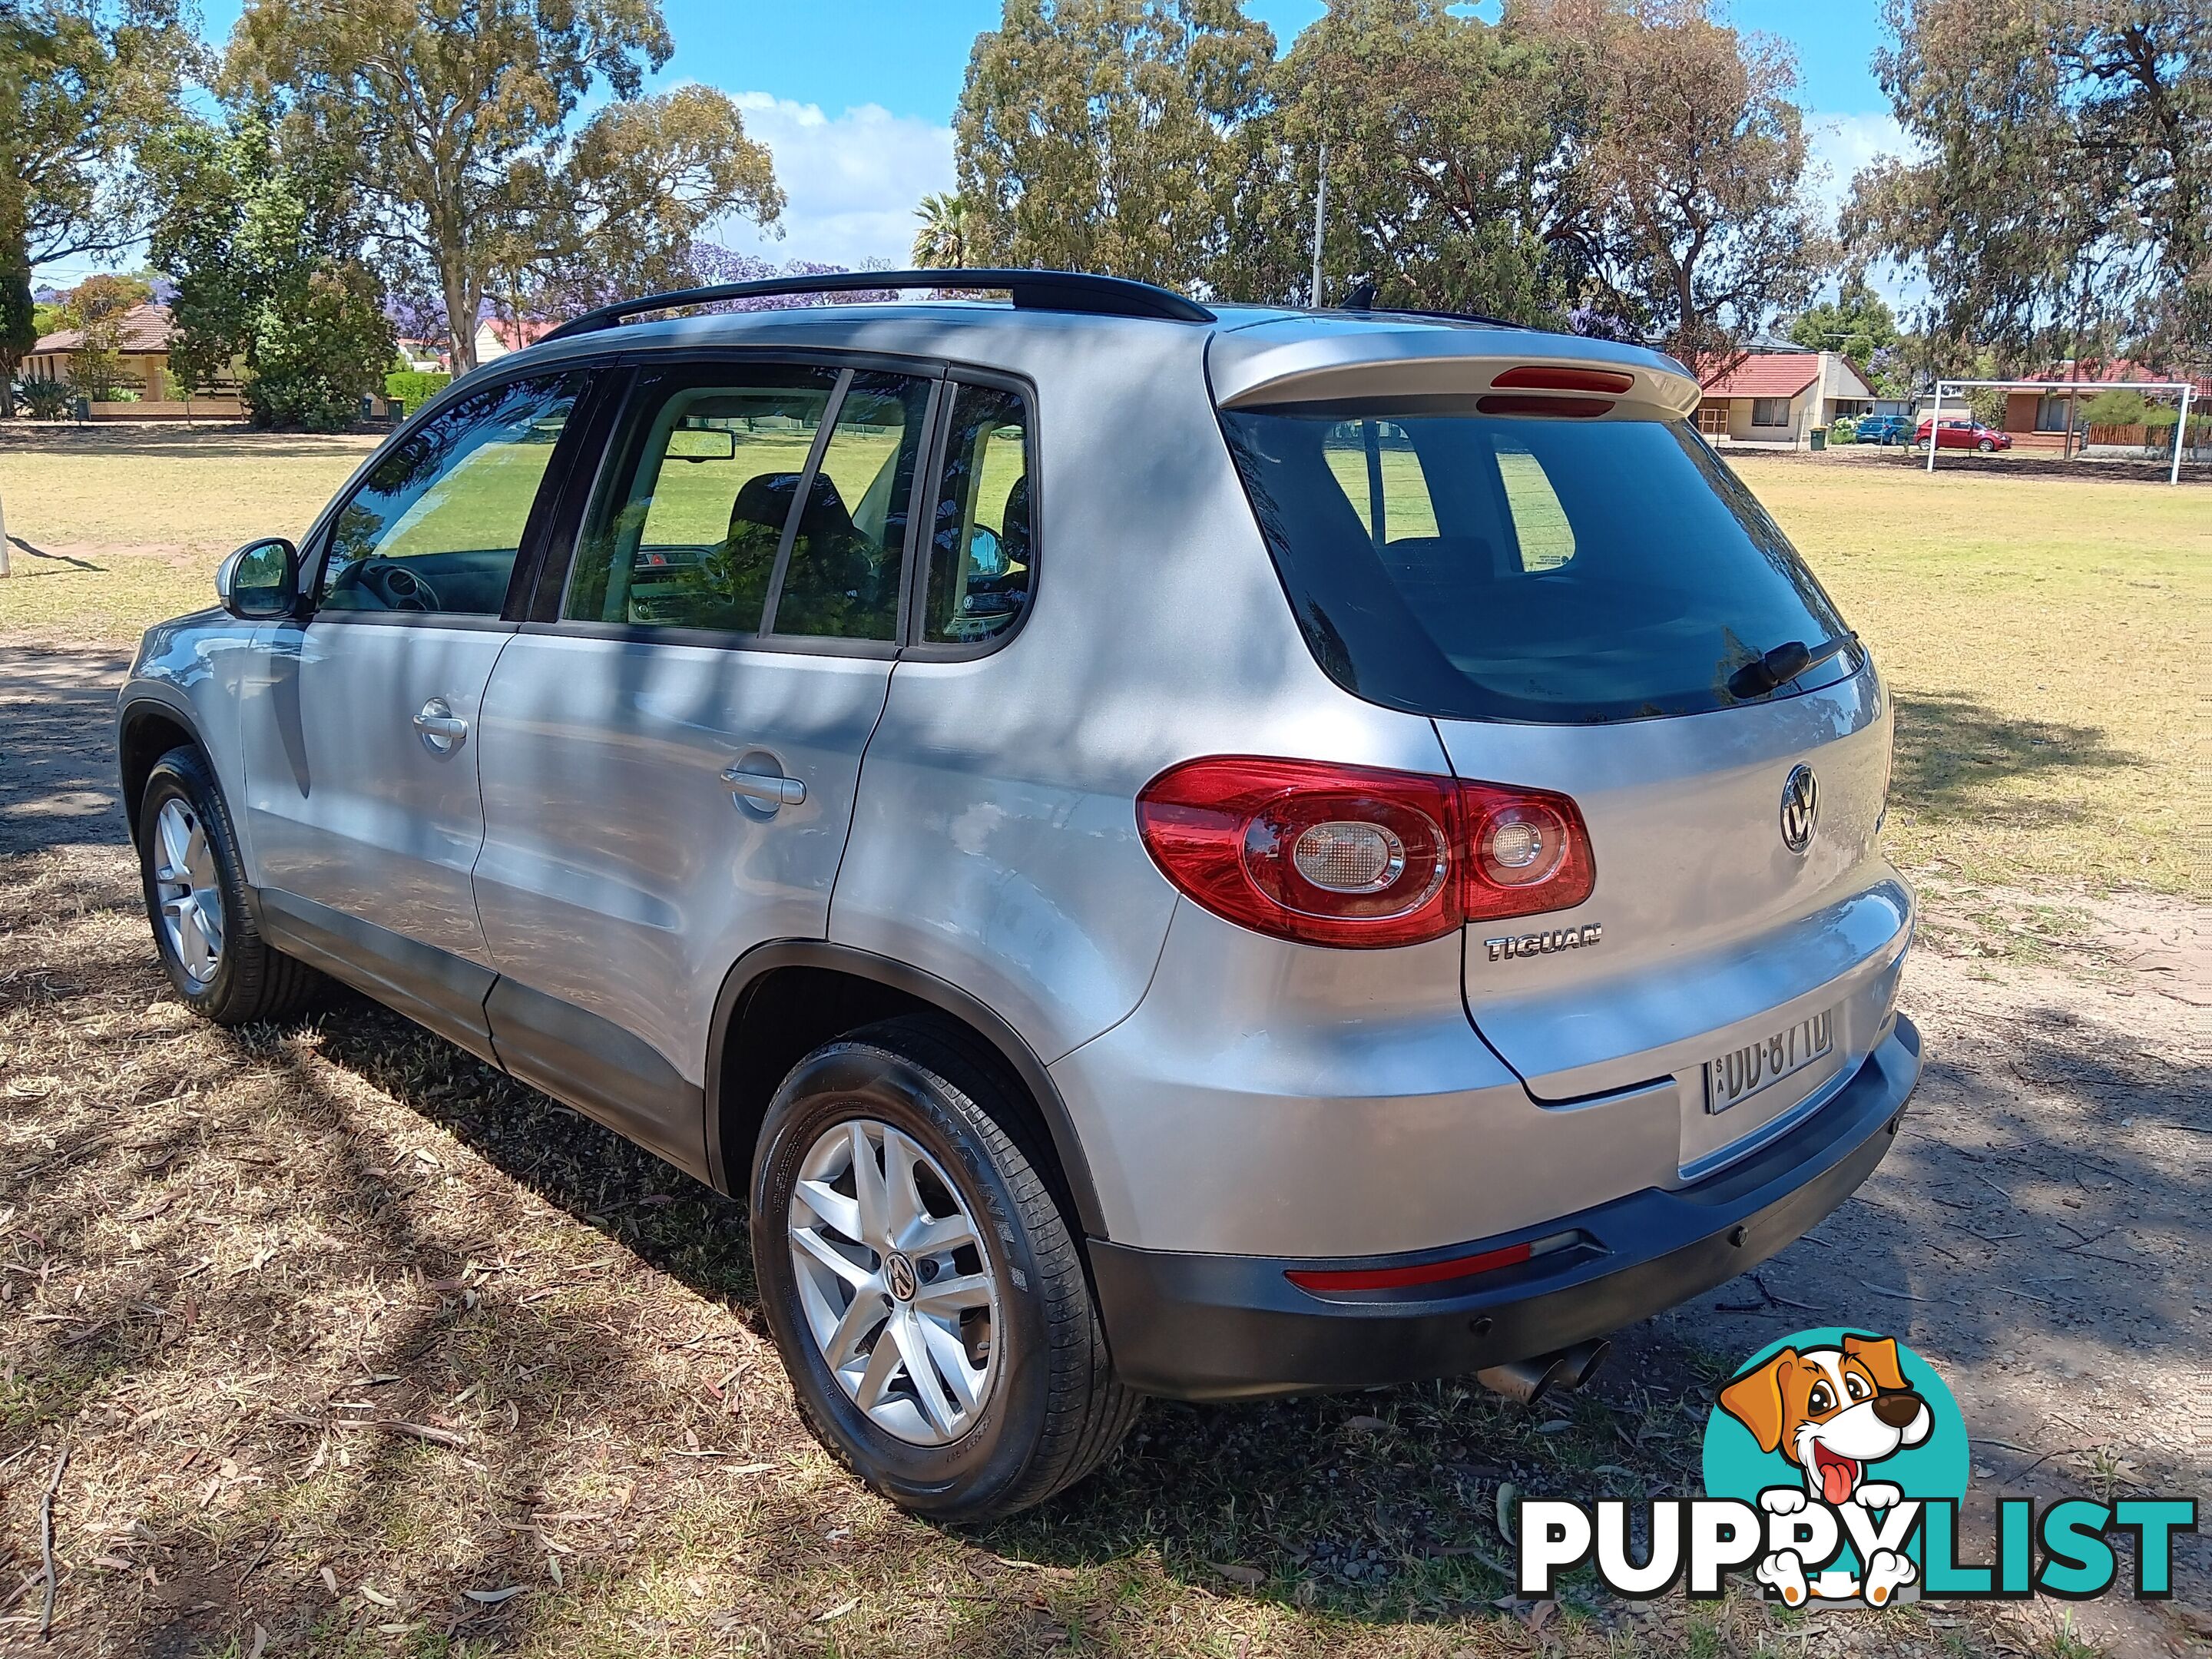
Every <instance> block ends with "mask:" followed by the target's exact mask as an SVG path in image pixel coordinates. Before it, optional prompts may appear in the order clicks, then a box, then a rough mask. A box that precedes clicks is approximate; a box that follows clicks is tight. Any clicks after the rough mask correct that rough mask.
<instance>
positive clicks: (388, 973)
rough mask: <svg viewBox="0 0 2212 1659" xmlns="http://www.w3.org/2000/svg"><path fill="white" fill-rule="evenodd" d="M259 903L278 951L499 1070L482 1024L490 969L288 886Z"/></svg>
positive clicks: (263, 926) (268, 891)
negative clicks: (329, 904)
mask: <svg viewBox="0 0 2212 1659" xmlns="http://www.w3.org/2000/svg"><path fill="white" fill-rule="evenodd" d="M254 899H255V912H256V918H257V922H258V926H259V927H260V930H261V933H262V937H263V938H264V939H267V940H268V941H269V942H270V944H271V945H275V946H276V948H277V949H278V950H280V951H285V952H287V953H288V954H289V955H292V956H295V957H299V958H300V959H301V961H302V962H304V963H307V964H308V965H309V966H310V967H313V968H319V969H322V971H323V972H325V973H326V974H328V975H330V976H331V978H333V979H338V980H343V981H345V982H346V983H347V984H348V985H350V986H352V987H354V988H355V989H356V990H357V991H359V992H361V993H362V994H364V995H367V996H370V997H374V999H375V1000H377V1001H379V1002H380V1003H382V1004H384V1005H385V1006H386V1007H387V1008H390V1009H391V1010H392V1012H395V1013H400V1014H404V1015H406V1016H407V1018H410V1019H411V1020H413V1021H414V1022H415V1023H416V1024H417V1025H422V1026H426V1027H428V1029H429V1030H433V1031H435V1032H436V1033H437V1034H438V1035H439V1036H441V1037H444V1038H445V1039H447V1041H448V1042H455V1043H458V1044H459V1045H460V1046H461V1047H462V1048H465V1049H467V1050H468V1051H469V1052H470V1053H471V1054H474V1055H475V1056H476V1057H477V1059H478V1060H489V1061H490V1062H491V1063H492V1064H493V1065H495V1066H496V1065H498V1064H499V1056H498V1054H495V1052H493V1049H492V1043H491V1028H490V1027H489V1025H487V1024H485V1022H484V1006H483V1005H484V997H485V995H486V994H487V993H489V991H490V989H491V987H492V981H494V980H495V978H496V977H497V975H495V974H494V973H493V972H492V970H491V969H489V968H486V967H483V966H481V965H480V964H478V963H473V962H471V961H469V960H468V959H467V958H466V957H458V956H455V955H454V954H453V952H452V951H441V950H440V949H439V948H438V947H437V946H436V945H424V944H422V943H420V942H419V941H417V940H415V939H408V938H406V937H404V935H402V934H399V933H392V931H391V930H390V929H388V928H384V927H378V926H377V925H376V924H375V923H374V922H370V921H362V919H361V918H360V917H358V916H349V915H346V914H345V913H344V912H343V910H333V909H332V908H331V907H330V906H328V905H327V904H318V903H317V902H315V901H314V900H313V899H311V898H302V897H301V896H300V895H299V894H297V893H288V892H286V891H285V890H283V889H282V888H278V887H261V888H257V889H255V890H254Z"/></svg>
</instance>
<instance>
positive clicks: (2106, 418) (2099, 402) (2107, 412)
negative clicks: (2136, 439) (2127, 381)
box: [2081, 389, 2148, 426]
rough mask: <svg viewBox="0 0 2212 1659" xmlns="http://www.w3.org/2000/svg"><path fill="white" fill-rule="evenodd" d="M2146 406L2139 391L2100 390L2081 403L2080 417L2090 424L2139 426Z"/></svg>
mask: <svg viewBox="0 0 2212 1659" xmlns="http://www.w3.org/2000/svg"><path fill="white" fill-rule="evenodd" d="M2147 407H2148V405H2146V404H2144V402H2143V395H2142V392H2136V391H2133V390H2131V389H2130V390H2124V391H2118V392H2099V393H2098V394H2097V395H2096V396H2095V397H2093V398H2090V399H2089V401H2088V402H2087V404H2083V405H2082V409H2081V418H2082V419H2083V420H2084V421H2086V422H2087V423H2088V424H2089V425H2091V426H2141V425H2142V423H2143V415H2144V411H2145V410H2146V409H2147Z"/></svg>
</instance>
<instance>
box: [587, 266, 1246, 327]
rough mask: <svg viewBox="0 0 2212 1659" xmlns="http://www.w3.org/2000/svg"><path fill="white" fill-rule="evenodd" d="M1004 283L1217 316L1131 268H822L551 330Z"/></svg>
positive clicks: (1053, 302)
mask: <svg viewBox="0 0 2212 1659" xmlns="http://www.w3.org/2000/svg"><path fill="white" fill-rule="evenodd" d="M887 288H889V289H921V288H931V289H1006V291H1007V292H1008V293H1009V294H1011V295H1012V296H1013V301H1014V305H1015V307H1016V308H1017V309H1018V310H1024V311H1079V312H1087V313H1091V314H1092V315H1096V316H1106V317H1152V318H1157V319H1161V320H1163V321H1165V322H1170V323H1210V322H1212V321H1213V320H1214V314H1213V313H1212V312H1211V311H1208V310H1207V309H1206V307H1204V306H1202V305H1200V304H1199V303H1198V302H1197V301H1194V300H1187V299H1185V298H1184V297H1183V296H1182V295H1180V294H1177V293H1176V292H1175V290H1174V289H1165V288H1157V287H1155V286H1153V285H1152V283H1134V282H1131V281H1130V280H1129V279H1128V278H1127V277H1125V276H1095V275H1093V274H1092V273H1091V272H1089V271H1083V270H1001V269H991V270H968V269H964V268H957V269H953V270H838V271H829V272H826V273H824V274H823V275H821V276H766V277H763V278H761V279H760V280H759V281H757V282H750V283H714V285H712V286H711V287H708V288H684V289H675V290H673V291H672V292H670V293H666V294H647V295H640V296H639V297H638V298H636V299H635V300H618V301H616V302H615V303H614V304H613V305H611V306H601V307H599V309H598V310H596V311H587V312H586V313H584V314H583V315H582V316H580V317H578V318H575V319H572V320H571V321H568V322H565V323H563V324H562V325H561V326H560V327H558V328H556V329H555V330H554V331H552V332H551V333H550V334H548V335H547V336H546V337H545V338H546V339H548V340H565V339H568V338H569V337H571V336H574V335H578V334H590V333H593V332H596V331H598V330H600V329H603V328H613V327H615V326H616V325H618V324H620V323H623V322H626V321H628V320H629V319H630V318H632V317H635V316H637V315H639V314H640V313H643V312H648V311H668V310H672V309H673V308H675V307H678V306H702V305H712V304H714V303H715V302H716V301H723V300H756V299H763V298H768V297H772V296H775V295H785V294H851V293H867V292H869V291H871V290H873V289H887Z"/></svg>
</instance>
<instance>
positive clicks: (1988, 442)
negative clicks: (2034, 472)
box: [1912, 421, 2012, 455]
mask: <svg viewBox="0 0 2212 1659" xmlns="http://www.w3.org/2000/svg"><path fill="white" fill-rule="evenodd" d="M1928 427H1929V422H1927V421H1923V422H1920V425H1919V427H1918V428H1917V429H1916V430H1915V431H1914V433H1913V435H1912V441H1913V442H1915V443H1917V444H1919V445H1921V446H1922V447H1926V445H1927V442H1928ZM1937 445H1938V447H1941V448H1943V449H1978V450H1980V451H1981V452H1982V453H1983V454H1984V455H1986V454H1988V453H1990V452H1991V451H1992V450H1997V449H2010V448H2011V447H2012V435H2011V434H2010V433H2008V432H2000V431H1998V430H1997V429H1996V428H1995V427H1989V426H1984V425H1983V424H1982V423H1981V422H1979V421H1946V422H1943V435H1942V438H1940V439H1939V440H1937Z"/></svg>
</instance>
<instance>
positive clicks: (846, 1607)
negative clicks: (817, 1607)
mask: <svg viewBox="0 0 2212 1659" xmlns="http://www.w3.org/2000/svg"><path fill="white" fill-rule="evenodd" d="M859 1606H860V1597H859V1596H857V1595H856V1596H854V1597H853V1599H852V1600H851V1601H840V1602H839V1603H838V1604H837V1605H836V1607H832V1608H830V1609H829V1612H827V1613H816V1614H815V1615H814V1622H815V1623H816V1624H817V1625H826V1624H828V1623H829V1621H830V1620H832V1619H842V1618H843V1617H844V1616H845V1615H846V1614H847V1613H850V1612H852V1610H853V1609H854V1607H859Z"/></svg>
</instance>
